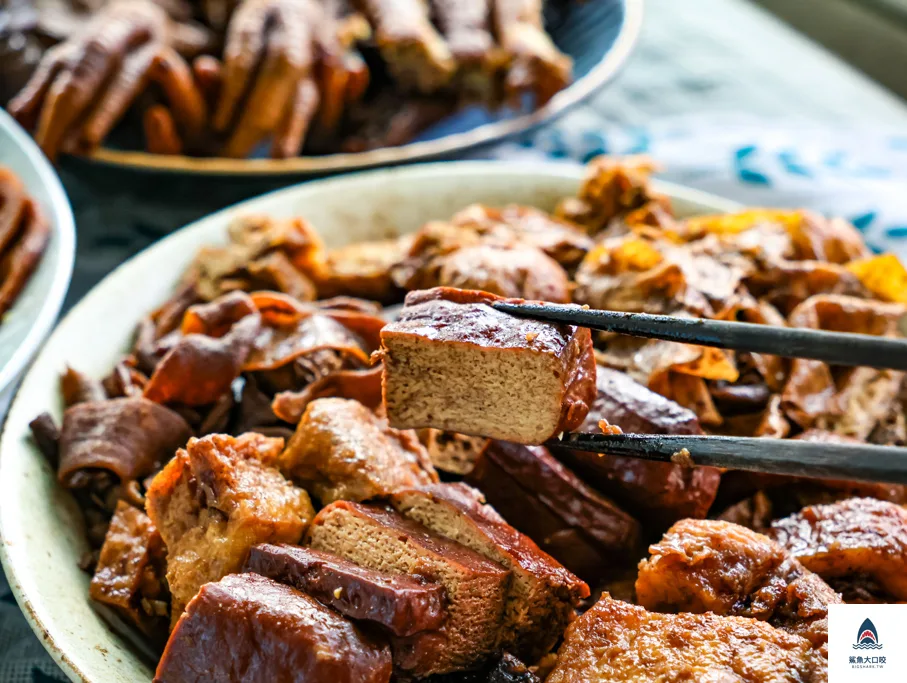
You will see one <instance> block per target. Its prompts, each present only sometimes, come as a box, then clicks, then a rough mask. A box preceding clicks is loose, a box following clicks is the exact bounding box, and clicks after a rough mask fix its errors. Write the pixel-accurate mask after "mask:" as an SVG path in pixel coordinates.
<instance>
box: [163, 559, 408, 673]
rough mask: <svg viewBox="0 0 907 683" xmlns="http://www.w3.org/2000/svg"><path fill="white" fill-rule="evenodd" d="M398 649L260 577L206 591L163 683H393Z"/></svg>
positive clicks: (184, 621)
mask: <svg viewBox="0 0 907 683" xmlns="http://www.w3.org/2000/svg"><path fill="white" fill-rule="evenodd" d="M392 669H393V667H392V665H391V654H390V649H389V648H388V647H387V645H386V644H384V643H381V642H379V641H377V640H375V639H374V638H372V637H370V636H368V635H366V634H365V633H363V632H362V631H360V630H359V629H358V628H356V627H355V626H354V625H353V624H352V622H350V621H348V620H346V619H344V618H343V617H342V616H340V615H339V614H337V613H336V612H334V611H333V610H330V609H328V608H327V607H324V606H323V605H321V604H320V603H319V602H318V601H317V600H315V599H314V598H311V597H309V596H308V595H305V594H304V593H301V592H300V591H298V590H296V589H295V588H291V587H290V586H284V585H282V584H279V583H276V582H274V581H271V580H270V579H267V578H265V577H263V576H259V575H257V574H231V575H229V576H226V577H224V578H223V579H221V580H220V581H218V582H216V583H208V584H205V585H204V586H202V589H201V590H200V591H199V593H198V595H196V596H195V597H194V598H193V599H192V601H191V602H190V603H189V605H188V606H187V607H186V612H185V613H184V614H183V616H182V618H180V620H179V621H178V622H177V624H176V627H175V628H174V629H173V633H172V634H171V635H170V640H169V642H168V643H167V647H166V649H165V650H164V655H163V657H162V658H161V661H160V663H159V664H158V667H157V673H156V675H155V677H154V681H155V683H209V682H211V681H218V682H219V683H240V682H241V683H273V682H274V681H298V682H299V683H302V682H303V681H331V683H388V681H390V678H391V673H392Z"/></svg>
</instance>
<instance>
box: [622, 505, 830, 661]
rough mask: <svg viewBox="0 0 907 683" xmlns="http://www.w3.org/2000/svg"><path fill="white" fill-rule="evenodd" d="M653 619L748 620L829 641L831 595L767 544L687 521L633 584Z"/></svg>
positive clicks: (724, 526)
mask: <svg viewBox="0 0 907 683" xmlns="http://www.w3.org/2000/svg"><path fill="white" fill-rule="evenodd" d="M636 598H637V600H638V602H639V604H640V605H642V606H643V607H645V608H646V609H648V610H652V611H656V612H693V613H695V614H702V613H705V612H712V613H713V614H719V615H734V616H740V617H751V618H753V619H759V620H760V621H767V622H768V623H770V624H771V625H772V626H776V627H778V628H780V629H783V630H785V631H788V632H789V633H793V634H795V635H798V636H802V637H804V638H806V639H807V640H809V642H810V643H812V644H813V645H814V646H816V647H821V646H823V645H824V644H825V643H826V642H827V641H828V606H829V605H835V604H840V603H842V602H843V600H841V596H839V595H838V594H837V593H836V592H835V591H833V590H832V589H831V587H830V586H829V585H828V584H827V583H825V581H823V580H822V579H821V578H819V577H818V576H817V575H816V574H813V573H812V572H811V571H809V570H808V569H806V568H805V567H804V566H803V565H802V564H801V563H800V562H799V561H797V559H795V558H794V556H793V555H792V554H791V553H790V552H789V551H788V550H786V549H785V548H783V547H782V546H780V545H779V544H778V543H776V542H774V541H772V540H771V539H770V538H768V537H767V536H763V535H762V534H758V533H756V532H754V531H750V530H749V529H746V528H744V527H741V526H738V525H736V524H730V523H728V522H721V521H715V520H705V519H699V520H693V519H685V520H682V521H680V522H677V524H675V525H674V526H672V527H671V528H670V529H669V530H668V532H667V533H666V534H665V535H664V537H662V539H661V540H660V541H659V542H658V543H656V544H655V545H653V546H651V547H650V548H649V558H648V559H647V560H644V561H643V562H642V563H640V566H639V578H638V579H637V580H636Z"/></svg>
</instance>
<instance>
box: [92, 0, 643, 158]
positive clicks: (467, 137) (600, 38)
mask: <svg viewBox="0 0 907 683" xmlns="http://www.w3.org/2000/svg"><path fill="white" fill-rule="evenodd" d="M642 15H643V0H573V1H571V2H569V3H566V4H563V5H562V6H560V5H559V6H558V8H557V12H550V13H549V17H548V25H547V27H546V28H547V30H548V32H549V34H550V35H551V37H552V38H553V39H554V42H555V44H556V45H557V46H558V47H559V48H560V49H561V50H562V51H563V52H564V53H566V54H567V55H569V56H570V57H571V58H572V59H573V61H574V69H573V71H574V78H575V80H574V82H573V84H571V85H570V86H569V87H568V88H566V89H564V90H562V91H561V92H559V93H558V94H557V95H555V96H554V98H553V99H552V100H551V101H550V102H548V104H546V105H545V106H544V107H542V108H541V109H538V110H537V111H534V112H524V113H520V112H513V111H502V112H498V113H492V112H488V111H485V110H483V109H479V108H472V109H469V110H467V111H463V112H460V113H458V114H455V115H454V116H452V117H450V118H449V119H446V120H444V121H442V122H441V123H439V124H437V125H436V126H433V127H432V128H431V129H429V130H428V131H426V132H424V133H423V134H422V135H421V136H420V137H419V138H418V139H417V140H415V141H414V142H411V143H409V144H407V145H403V146H401V147H388V148H384V149H377V150H373V151H369V152H360V153H356V154H329V155H326V156H306V157H295V158H292V159H225V158H219V157H218V158H215V157H204V158H199V157H188V156H180V155H169V156H168V155H159V154H149V153H147V152H136V151H130V150H125V149H114V148H112V147H103V148H101V149H99V150H97V151H95V152H94V153H92V154H91V155H90V157H89V158H90V159H92V160H94V161H96V162H102V163H105V164H112V165H117V166H125V167H130V168H138V169H148V170H156V171H175V172H184V173H201V174H231V175H283V174H288V175H305V174H319V175H326V174H330V173H339V172H342V171H350V170H355V169H364V168H373V167H377V166H391V165H396V164H406V163H412V162H416V161H425V160H428V159H437V158H444V157H453V156H457V155H460V154H462V153H464V152H466V151H467V150H472V149H475V148H477V147H481V146H483V145H487V144H490V143H493V142H499V141H501V140H504V139H506V138H508V137H511V136H514V135H518V134H520V133H524V132H526V131H529V130H532V129H533V128H536V127H538V126H540V125H542V124H544V123H547V122H549V121H552V120H553V119H555V118H557V117H558V116H561V115H562V114H564V113H565V112H566V111H568V110H569V109H570V108H571V107H574V106H575V105H577V104H579V103H581V102H582V101H583V100H585V99H587V98H588V97H590V96H591V95H593V94H594V93H595V92H597V91H598V90H599V89H601V88H602V87H603V86H604V85H605V84H607V83H608V82H609V81H610V80H611V79H612V78H613V77H614V76H615V75H616V74H617V73H618V72H619V71H620V69H621V67H622V66H623V65H624V63H625V62H626V60H627V58H628V57H629V56H630V53H631V52H632V50H633V46H634V45H635V44H636V39H637V37H638V35H639V31H640V27H641V26H642Z"/></svg>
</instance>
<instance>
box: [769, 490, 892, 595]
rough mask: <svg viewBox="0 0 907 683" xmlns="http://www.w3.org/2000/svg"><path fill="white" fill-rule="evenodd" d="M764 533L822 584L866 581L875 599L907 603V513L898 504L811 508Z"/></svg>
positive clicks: (854, 502)
mask: <svg viewBox="0 0 907 683" xmlns="http://www.w3.org/2000/svg"><path fill="white" fill-rule="evenodd" d="M768 533H769V535H770V536H771V537H772V538H774V539H775V540H776V541H777V542H778V543H779V544H781V545H782V546H783V547H784V548H786V549H787V551H788V552H790V554H791V555H792V556H793V557H795V558H797V560H799V561H800V562H801V563H802V564H803V566H805V567H806V568H807V569H809V570H811V571H814V572H815V573H816V574H818V575H819V576H821V577H822V578H824V579H828V580H833V579H844V580H850V581H853V580H857V581H859V580H862V579H867V578H868V579H870V580H871V581H872V583H874V584H875V585H876V586H878V588H879V589H880V590H879V591H878V593H879V595H878V597H880V598H885V597H890V598H893V599H894V600H896V601H901V600H907V572H905V563H907V510H905V509H904V507H903V506H901V505H895V504H894V503H888V502H885V501H881V500H875V499H872V498H850V499H848V500H844V501H841V502H839V503H833V504H830V505H811V506H809V507H806V508H803V510H801V511H800V512H799V513H797V514H795V515H792V516H791V517H785V518H784V519H779V520H777V521H775V522H773V523H772V526H771V529H770V530H769V532H768ZM886 601H887V600H884V599H882V600H880V602H886Z"/></svg>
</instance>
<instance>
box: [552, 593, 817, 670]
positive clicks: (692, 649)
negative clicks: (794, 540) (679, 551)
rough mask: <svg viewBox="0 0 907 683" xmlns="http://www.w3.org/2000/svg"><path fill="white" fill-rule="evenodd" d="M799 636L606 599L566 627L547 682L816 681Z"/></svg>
mask: <svg viewBox="0 0 907 683" xmlns="http://www.w3.org/2000/svg"><path fill="white" fill-rule="evenodd" d="M825 668H826V663H825V660H824V659H823V658H822V657H821V656H820V655H819V654H818V653H817V652H815V651H814V650H813V649H812V646H811V645H810V643H809V641H808V640H806V639H805V638H801V637H799V636H795V635H792V634H790V633H787V632H786V631H782V630H781V629H777V628H775V627H773V626H770V625H769V624H766V623H764V622H761V621H756V620H755V619H746V618H743V617H720V616H716V615H714V614H658V613H656V612H647V611H646V610H645V609H643V608H642V607H637V606H636V605H630V604H628V603H626V602H621V601H619V600H612V599H611V598H609V597H604V598H602V599H601V600H599V601H598V602H597V603H596V604H595V606H594V607H592V608H591V609H590V610H589V611H587V612H586V613H585V614H583V616H581V617H580V618H579V619H577V620H576V621H574V622H573V624H571V625H570V627H569V628H568V629H567V633H566V635H565V637H564V644H563V645H562V646H561V648H560V650H559V651H558V659H557V664H556V666H555V667H554V670H553V671H552V672H551V675H550V676H549V677H548V678H547V679H545V680H546V683H587V682H588V681H596V683H599V682H601V683H624V682H626V683H638V682H641V681H679V680H690V681H715V682H716V683H717V682H718V681H721V682H722V683H723V682H724V681H728V682H730V681H734V683H821V682H822V681H825V680H827V678H826V674H825Z"/></svg>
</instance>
